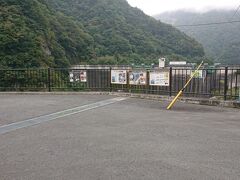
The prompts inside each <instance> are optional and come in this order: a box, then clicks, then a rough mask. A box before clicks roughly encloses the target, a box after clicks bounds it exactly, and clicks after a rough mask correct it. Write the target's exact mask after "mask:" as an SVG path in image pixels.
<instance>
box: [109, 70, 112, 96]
mask: <svg viewBox="0 0 240 180" xmlns="http://www.w3.org/2000/svg"><path fill="white" fill-rule="evenodd" d="M109 71H110V72H109V74H110V76H109V79H110V81H109V82H110V92H112V67H111V66H110V69H109Z"/></svg>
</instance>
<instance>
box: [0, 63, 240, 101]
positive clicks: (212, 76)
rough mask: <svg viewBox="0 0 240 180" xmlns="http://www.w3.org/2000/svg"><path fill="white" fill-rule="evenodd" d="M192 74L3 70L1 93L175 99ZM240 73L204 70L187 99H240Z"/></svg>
mask: <svg viewBox="0 0 240 180" xmlns="http://www.w3.org/2000/svg"><path fill="white" fill-rule="evenodd" d="M192 71H193V70H191V69H185V68H172V67H171V68H167V69H147V70H146V69H113V68H111V67H109V68H103V69H101V68H97V69H76V68H74V69H71V68H48V69H0V91H120V92H131V93H146V94H159V95H168V96H174V95H176V93H177V92H178V91H179V90H180V89H181V88H182V87H183V86H184V84H185V82H186V81H187V80H188V78H189V77H190V76H191V73H192ZM239 89H240V69H237V68H233V67H225V68H216V69H201V70H200V71H199V73H198V75H197V76H196V77H194V78H193V80H192V81H191V83H190V84H189V86H188V87H187V88H186V89H185V92H184V96H190V97H207V98H211V97H220V98H222V99H224V100H227V99H238V98H239V93H240V92H239Z"/></svg>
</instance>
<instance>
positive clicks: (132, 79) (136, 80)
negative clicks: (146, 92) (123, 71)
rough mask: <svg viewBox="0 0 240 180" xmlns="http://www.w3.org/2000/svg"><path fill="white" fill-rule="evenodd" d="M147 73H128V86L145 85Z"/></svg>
mask: <svg viewBox="0 0 240 180" xmlns="http://www.w3.org/2000/svg"><path fill="white" fill-rule="evenodd" d="M146 81H147V73H146V72H145V71H130V72H129V84H130V85H146Z"/></svg>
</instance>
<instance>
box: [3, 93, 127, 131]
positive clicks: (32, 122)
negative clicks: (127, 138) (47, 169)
mask: <svg viewBox="0 0 240 180" xmlns="http://www.w3.org/2000/svg"><path fill="white" fill-rule="evenodd" d="M125 99H127V98H122V97H117V98H113V99H107V100H104V101H99V102H96V103H92V104H87V105H83V106H79V107H75V108H71V109H67V110H63V111H59V112H56V113H52V114H48V115H44V116H39V117H35V118H31V119H27V120H23V121H20V122H16V123H11V124H7V125H3V126H0V135H1V134H5V133H8V132H11V131H15V130H18V129H22V128H25V127H29V126H34V125H38V124H41V123H44V122H48V121H52V120H55V119H58V118H62V117H66V116H70V115H74V114H77V113H81V112H84V111H89V110H92V109H96V108H100V107H104V106H107V105H110V104H113V103H116V102H119V101H123V100H125Z"/></svg>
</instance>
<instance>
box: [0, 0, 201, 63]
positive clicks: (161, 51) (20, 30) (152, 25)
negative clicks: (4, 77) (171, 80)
mask: <svg viewBox="0 0 240 180" xmlns="http://www.w3.org/2000/svg"><path fill="white" fill-rule="evenodd" d="M159 56H169V57H174V56H177V57H182V58H185V59H192V58H198V57H202V56H204V51H203V48H202V46H201V45H200V44H199V43H198V42H196V41H195V40H194V39H192V38H190V37H188V36H187V35H185V34H184V33H182V32H180V31H179V30H177V29H175V28H173V27H172V26H170V25H166V24H164V23H161V22H159V21H156V20H155V19H153V18H151V17H149V16H147V15H145V14H144V13H143V12H142V11H140V10H139V9H136V8H132V7H130V6H129V5H128V3H127V2H126V1H125V0H0V67H13V68H21V67H67V66H69V65H71V64H80V63H90V64H127V63H135V64H140V63H146V64H148V63H152V62H153V61H154V60H157V58H158V57H159Z"/></svg>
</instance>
